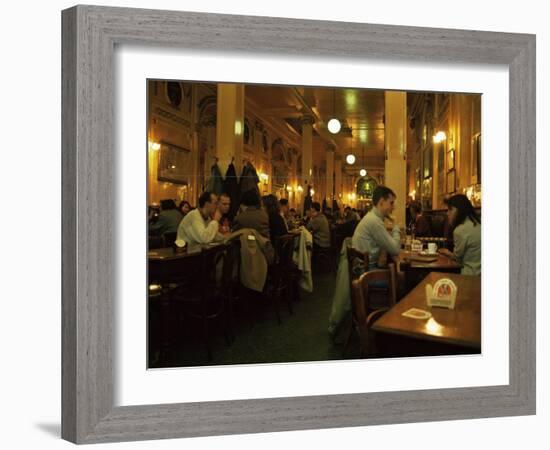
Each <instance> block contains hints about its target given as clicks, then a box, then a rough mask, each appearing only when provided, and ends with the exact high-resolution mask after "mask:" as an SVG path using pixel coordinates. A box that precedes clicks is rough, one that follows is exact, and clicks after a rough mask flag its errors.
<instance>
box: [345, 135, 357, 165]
mask: <svg viewBox="0 0 550 450" xmlns="http://www.w3.org/2000/svg"><path fill="white" fill-rule="evenodd" d="M346 162H347V163H348V164H349V165H350V166H351V165H353V164H355V155H354V154H353V134H352V135H351V153H349V155H348V156H346Z"/></svg>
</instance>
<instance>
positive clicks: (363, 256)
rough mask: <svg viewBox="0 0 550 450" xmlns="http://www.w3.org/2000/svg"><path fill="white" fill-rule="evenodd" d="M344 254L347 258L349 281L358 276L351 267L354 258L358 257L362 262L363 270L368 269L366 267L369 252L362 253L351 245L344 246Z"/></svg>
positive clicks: (367, 265)
mask: <svg viewBox="0 0 550 450" xmlns="http://www.w3.org/2000/svg"><path fill="white" fill-rule="evenodd" d="M346 256H347V259H348V271H349V279H350V283H351V281H352V280H353V279H354V278H357V277H358V276H357V275H355V273H354V272H353V267H354V263H355V260H356V259H360V260H361V261H362V262H363V264H364V266H365V270H368V267H369V254H368V252H365V253H362V252H360V251H359V250H357V249H355V248H353V247H351V246H348V247H346Z"/></svg>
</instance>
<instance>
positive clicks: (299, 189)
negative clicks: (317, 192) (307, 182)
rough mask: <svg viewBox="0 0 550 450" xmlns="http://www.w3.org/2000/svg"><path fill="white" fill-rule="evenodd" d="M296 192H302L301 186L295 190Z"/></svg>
mask: <svg viewBox="0 0 550 450" xmlns="http://www.w3.org/2000/svg"><path fill="white" fill-rule="evenodd" d="M296 190H297V191H298V192H304V188H303V187H302V186H298V187H297V188H296Z"/></svg>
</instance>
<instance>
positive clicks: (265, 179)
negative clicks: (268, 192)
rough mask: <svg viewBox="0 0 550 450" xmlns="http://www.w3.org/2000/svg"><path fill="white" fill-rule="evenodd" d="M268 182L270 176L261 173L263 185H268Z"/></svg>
mask: <svg viewBox="0 0 550 450" xmlns="http://www.w3.org/2000/svg"><path fill="white" fill-rule="evenodd" d="M268 180H269V175H268V174H267V173H260V181H261V182H262V183H263V184H267V182H268Z"/></svg>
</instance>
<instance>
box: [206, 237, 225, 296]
mask: <svg viewBox="0 0 550 450" xmlns="http://www.w3.org/2000/svg"><path fill="white" fill-rule="evenodd" d="M227 248H228V244H219V245H215V246H211V247H204V248H203V249H202V251H201V274H200V277H201V282H202V290H203V293H204V295H205V296H208V293H211V294H214V291H215V289H216V288H218V289H219V288H220V285H221V282H222V278H223V274H224V265H225V262H226V255H227Z"/></svg>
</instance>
